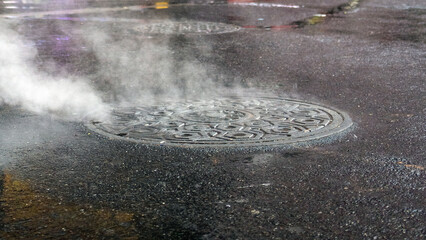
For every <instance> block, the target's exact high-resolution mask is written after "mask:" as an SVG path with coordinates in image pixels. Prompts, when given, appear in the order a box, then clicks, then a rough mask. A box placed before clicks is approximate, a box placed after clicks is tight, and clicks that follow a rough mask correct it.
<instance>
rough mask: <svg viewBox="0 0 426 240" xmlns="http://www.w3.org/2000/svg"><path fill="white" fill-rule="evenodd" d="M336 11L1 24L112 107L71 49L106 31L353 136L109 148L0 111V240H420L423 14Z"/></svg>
mask: <svg viewBox="0 0 426 240" xmlns="http://www.w3.org/2000/svg"><path fill="white" fill-rule="evenodd" d="M282 3H285V4H289V3H292V2H290V1H283V2H282ZM342 3H344V1H341V2H339V1H315V3H311V4H306V6H305V7H303V8H300V9H288V8H282V9H280V8H278V7H259V6H258V7H242V6H232V7H227V6H226V5H224V4H221V5H193V6H187V5H182V6H174V7H173V6H171V7H170V8H168V9H163V10H155V9H146V10H144V11H139V10H138V11H136V10H123V9H121V10H117V11H115V10H114V11H113V12H111V11H109V12H108V19H109V20H107V21H97V20H96V19H98V17H99V16H102V17H105V12H95V13H75V12H73V13H71V14H67V15H66V17H67V20H64V19H59V18H60V17H63V15H53V17H52V16H49V18H50V19H42V18H43V16H41V17H37V18H28V19H26V20H22V21H16V20H10V19H9V20H8V21H13V26H14V28H15V29H16V31H18V32H19V33H21V34H22V35H23V36H25V37H26V38H27V39H29V40H31V41H32V42H33V43H34V45H36V47H37V49H38V51H39V55H38V61H39V62H38V67H39V68H40V70H41V71H45V72H49V73H51V74H60V73H58V72H61V73H62V72H63V71H65V72H71V73H73V74H75V75H79V76H89V78H90V79H92V81H93V82H94V83H95V84H97V87H98V88H99V89H100V90H102V91H107V92H108V91H109V92H112V93H113V94H112V95H114V90H111V89H109V88H108V86H110V85H111V84H113V83H114V82H113V81H110V82H108V81H106V80H104V78H105V75H102V74H95V75H94V74H93V73H94V72H96V71H97V68H98V66H99V65H100V64H103V63H102V62H101V61H99V60H98V59H96V56H93V54H92V50H93V49H92V46H91V45H90V44H89V43H86V42H84V41H80V40H81V39H83V37H84V36H82V31H81V26H82V25H84V26H89V27H93V28H97V29H108V31H110V32H112V33H113V36H114V39H117V40H116V41H120V40H121V39H123V38H124V37H126V38H132V39H136V40H137V42H138V44H140V45H136V48H138V47H140V46H143V45H144V44H159V45H161V46H166V47H167V48H170V49H174V53H173V57H174V61H175V62H179V61H184V60H187V61H194V60H197V61H199V62H201V63H202V64H203V65H205V66H208V67H209V69H214V71H212V72H214V73H217V72H220V74H217V75H218V77H217V84H219V85H223V86H226V87H229V88H231V87H232V86H235V85H242V86H244V87H253V88H256V89H259V92H267V93H273V94H276V95H281V96H288V97H291V98H296V99H301V100H307V101H313V102H318V103H323V104H326V105H329V106H333V107H335V108H338V109H340V110H342V111H345V112H346V113H348V114H349V115H350V117H351V118H352V121H353V122H354V127H353V128H352V129H350V130H349V131H347V132H345V133H344V134H341V135H339V136H336V137H333V138H326V139H321V140H317V141H314V142H309V143H306V144H293V145H288V146H276V147H258V148H227V149H214V148H213V149H191V148H177V147H167V146H149V145H143V144H136V143H131V142H126V141H120V140H117V139H109V138H107V137H104V136H101V135H98V134H95V133H93V132H91V131H89V130H88V129H87V128H86V127H85V126H84V124H83V123H80V122H70V121H64V120H59V119H57V118H54V117H50V116H42V115H38V114H33V113H30V112H28V111H25V110H22V109H20V108H19V107H16V106H8V105H2V106H0V122H1V126H0V133H1V135H0V136H1V137H0V158H1V159H0V164H2V180H1V182H0V187H1V188H0V191H1V197H0V199H1V201H0V203H1V204H0V206H1V208H0V221H1V223H2V224H1V229H0V231H1V234H0V236H1V238H4V239H424V238H425V235H426V227H425V226H426V221H425V219H426V213H425V211H426V209H425V206H426V201H425V199H426V198H425V195H426V194H425V183H426V181H425V180H426V178H425V165H426V162H425V136H426V135H425V122H426V121H425V120H426V117H425V116H426V115H425V110H426V104H425V103H426V99H425V98H426V97H425V96H426V95H425V79H426V71H425V60H426V53H425V39H426V38H425V29H426V28H425V18H426V5H425V4H424V3H423V2H422V1H415V0H410V1H396V0H395V1H393V0H392V1H382V0H365V1H361V2H360V3H359V4H356V2H352V3H353V5H354V6H353V7H350V6H346V5H341V4H342ZM294 4H300V2H298V3H296V2H294ZM337 6H341V7H337ZM18 12H19V11H18ZM9 13H10V14H15V13H16V12H10V11H9ZM9 13H8V14H9ZM327 13H328V15H326V16H324V15H316V16H315V14H327ZM58 16H59V17H58ZM44 17H45V16H44ZM52 18H54V19H52ZM129 18H131V19H136V20H138V21H141V22H143V21H146V20H147V19H156V20H159V21H160V20H164V19H168V20H170V19H190V20H194V21H209V22H222V23H231V24H235V25H237V26H241V27H242V28H241V30H239V31H236V32H232V33H226V34H191V35H168V36H164V35H161V34H160V35H158V34H148V35H144V34H142V36H141V35H140V34H138V33H137V32H136V33H135V32H134V31H128V29H133V28H132V26H133V25H132V24H134V23H132V22H129V21H127V22H126V21H123V22H121V23H117V21H115V20H110V19H129ZM87 19H89V20H87ZM90 19H91V20H90ZM273 26H279V27H275V28H274V27H273ZM50 36H54V37H53V39H56V40H52V38H51V37H50ZM58 36H61V37H58ZM63 36H68V37H69V38H70V39H71V40H66V41H65V40H64V41H61V39H62V40H63V39H64V38H63ZM57 39H59V40H57ZM66 39H68V38H66ZM58 41H59V43H58ZM61 44H62V45H61ZM59 45H61V46H63V45H65V47H58V46H59ZM101 47H103V48H102V49H104V50H105V51H107V50H108V47H109V46H101ZM126 49H127V48H126ZM51 62H56V63H60V65H61V66H62V68H61V69H60V70H57V69H56V68H52V67H51V64H46V63H51ZM153 64H154V63H153ZM112 67H119V65H112ZM117 69H118V68H117ZM117 71H118V70H117ZM108 74H109V75H108V76H109V77H111V79H113V78H118V77H120V75H119V74H117V75H114V71H111V72H108ZM208 74H210V73H208Z"/></svg>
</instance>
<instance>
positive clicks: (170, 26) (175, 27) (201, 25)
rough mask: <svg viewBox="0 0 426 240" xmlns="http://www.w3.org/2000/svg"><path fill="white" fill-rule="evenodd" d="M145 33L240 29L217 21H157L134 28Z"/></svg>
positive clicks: (212, 31) (222, 31)
mask: <svg viewBox="0 0 426 240" xmlns="http://www.w3.org/2000/svg"><path fill="white" fill-rule="evenodd" d="M134 30H135V31H137V32H140V33H145V34H194V33H195V34H214V33H216V34H217V33H228V32H235V31H238V30H240V27H239V26H236V25H232V24H226V23H218V22H194V21H186V22H158V23H145V24H141V25H139V26H137V27H135V28H134Z"/></svg>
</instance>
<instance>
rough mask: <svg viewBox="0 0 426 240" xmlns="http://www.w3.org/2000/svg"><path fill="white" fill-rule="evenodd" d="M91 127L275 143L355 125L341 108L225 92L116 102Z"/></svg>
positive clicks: (124, 133)
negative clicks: (136, 103)
mask: <svg viewBox="0 0 426 240" xmlns="http://www.w3.org/2000/svg"><path fill="white" fill-rule="evenodd" d="M112 115H113V119H112V121H111V122H109V123H107V122H91V123H89V124H87V125H88V127H89V128H90V129H92V130H94V131H96V132H98V133H101V134H104V135H108V136H110V137H114V138H119V139H125V140H130V141H136V142H141V143H146V144H164V145H177V146H257V145H277V144H286V143H294V142H300V141H307V140H312V139H317V138H321V137H325V136H329V135H332V134H334V133H337V132H341V131H343V130H345V129H347V128H348V127H350V126H351V125H352V122H351V120H350V118H349V117H348V116H347V115H346V114H345V113H342V112H339V111H337V110H333V109H331V108H328V107H324V106H321V105H317V104H312V103H307V102H302V101H297V100H291V99H280V98H257V99H253V98H234V97H228V98H221V99H215V100H205V101H187V102H177V103H176V102H175V103H167V104H163V105H157V106H147V107H129V108H118V109H115V110H114V111H113V113H112Z"/></svg>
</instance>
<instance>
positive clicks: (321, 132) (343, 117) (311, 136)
mask: <svg viewBox="0 0 426 240" xmlns="http://www.w3.org/2000/svg"><path fill="white" fill-rule="evenodd" d="M228 98H229V97H228ZM230 98H232V99H248V98H245V97H230ZM259 99H271V100H279V101H288V102H292V103H300V104H307V105H313V106H316V107H319V108H320V109H321V110H322V111H324V112H326V113H327V114H328V115H330V116H332V117H333V119H334V120H333V121H332V122H331V123H330V124H328V125H327V126H326V127H322V128H321V129H318V130H315V131H312V132H309V133H307V134H305V135H301V136H297V137H291V138H289V139H285V138H281V139H269V140H250V141H238V140H236V141H229V142H217V143H212V142H203V141H198V142H196V141H194V142H190V143H189V142H169V141H166V140H164V141H161V140H160V139H152V140H151V139H135V138H132V137H126V136H119V135H117V134H114V133H110V132H107V131H105V130H103V129H101V128H99V127H97V126H96V124H97V123H94V122H93V121H91V122H86V123H84V125H85V126H86V127H87V128H88V129H89V130H91V131H93V132H96V133H97V134H99V135H101V136H105V137H108V138H109V139H111V140H112V139H115V140H120V141H126V142H134V143H139V144H143V145H151V146H171V147H184V148H216V147H218V148H220V147H224V148H227V147H232V148H234V147H240V148H245V147H261V146H278V145H286V146H290V145H293V144H300V143H308V142H311V141H313V140H319V139H323V138H326V137H331V136H337V135H338V134H339V133H342V132H344V131H346V130H348V129H349V128H350V127H351V126H352V125H353V122H352V119H351V118H350V117H349V115H348V114H347V113H345V112H343V111H340V110H339V109H337V108H334V107H330V106H327V105H324V104H321V103H316V102H310V101H303V100H297V99H290V98H279V97H261V98H259Z"/></svg>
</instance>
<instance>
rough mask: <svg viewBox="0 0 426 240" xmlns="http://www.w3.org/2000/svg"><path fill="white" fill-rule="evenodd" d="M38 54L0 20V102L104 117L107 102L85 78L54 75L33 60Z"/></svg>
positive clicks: (59, 113)
mask: <svg viewBox="0 0 426 240" xmlns="http://www.w3.org/2000/svg"><path fill="white" fill-rule="evenodd" d="M36 54H37V51H36V49H35V48H34V47H31V46H29V45H28V44H25V41H24V40H23V39H22V37H21V36H20V35H19V34H18V33H17V32H15V31H13V30H12V29H11V28H10V27H9V26H8V24H7V23H4V22H1V21H0V103H2V102H3V103H6V104H9V105H20V106H22V107H24V108H26V109H28V110H30V111H33V112H36V113H42V114H43V113H54V114H55V115H57V116H61V117H65V118H68V119H73V120H80V119H85V118H105V117H106V116H107V110H108V106H107V105H106V104H104V103H103V102H102V99H101V98H100V96H99V95H98V94H97V93H96V92H95V91H94V90H93V88H92V87H91V86H90V85H89V84H88V83H87V82H85V81H83V80H81V79H76V78H72V77H70V78H59V77H53V76H50V75H48V74H46V73H43V72H40V71H38V70H37V68H36V67H35V66H34V64H33V63H32V62H33V61H34V58H35V56H36Z"/></svg>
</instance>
